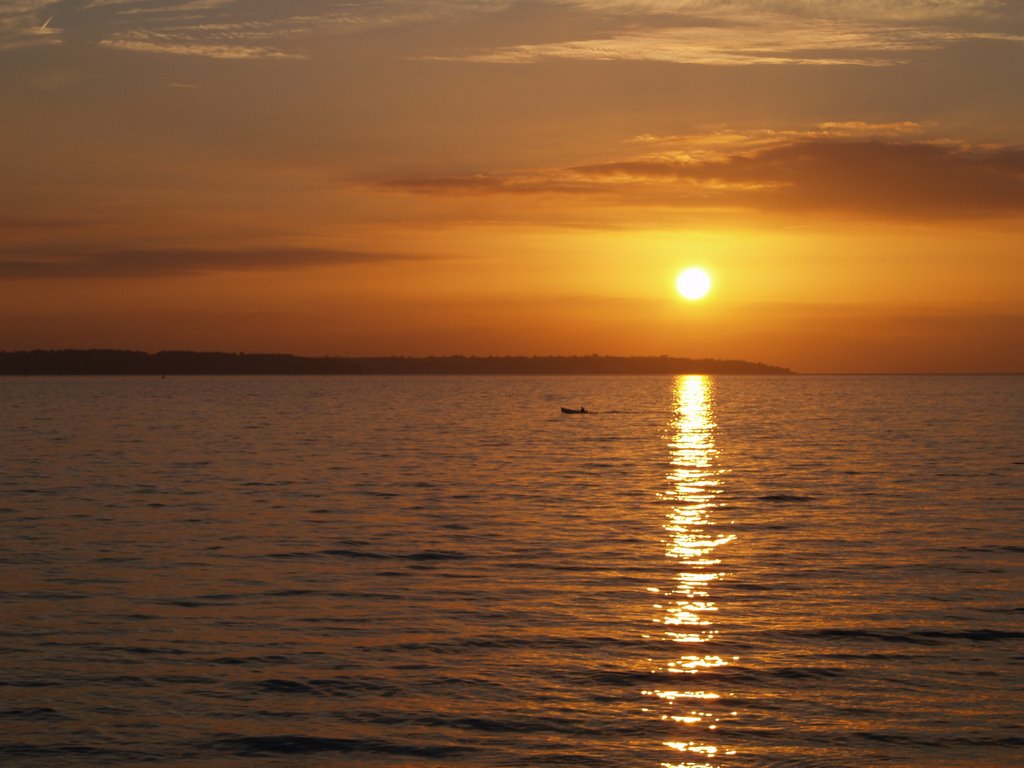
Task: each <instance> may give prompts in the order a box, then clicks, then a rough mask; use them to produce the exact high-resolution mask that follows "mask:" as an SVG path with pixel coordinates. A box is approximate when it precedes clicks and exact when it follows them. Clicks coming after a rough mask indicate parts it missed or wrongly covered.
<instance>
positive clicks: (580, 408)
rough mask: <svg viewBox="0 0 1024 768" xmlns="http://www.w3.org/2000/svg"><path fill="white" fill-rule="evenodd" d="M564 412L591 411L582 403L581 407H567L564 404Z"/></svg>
mask: <svg viewBox="0 0 1024 768" xmlns="http://www.w3.org/2000/svg"><path fill="white" fill-rule="evenodd" d="M562 413H590V411H588V410H587V409H586V408H584V407H583V406H582V405H581V406H580V407H579V408H565V407H564V406H563V408H562Z"/></svg>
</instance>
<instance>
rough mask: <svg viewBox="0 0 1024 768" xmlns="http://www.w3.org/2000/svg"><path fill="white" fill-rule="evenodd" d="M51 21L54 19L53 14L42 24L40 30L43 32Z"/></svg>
mask: <svg viewBox="0 0 1024 768" xmlns="http://www.w3.org/2000/svg"><path fill="white" fill-rule="evenodd" d="M51 21H53V16H50V18H48V19H47V20H46V21H44V22H43V26H41V27H40V28H39V31H40V32H42V31H43V30H44V29H46V28H47V27H48V26H50V22H51Z"/></svg>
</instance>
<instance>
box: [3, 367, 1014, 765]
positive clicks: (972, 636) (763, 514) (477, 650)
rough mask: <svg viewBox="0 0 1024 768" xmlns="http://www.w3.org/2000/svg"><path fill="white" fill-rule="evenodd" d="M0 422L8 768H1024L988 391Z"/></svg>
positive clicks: (895, 388)
mask: <svg viewBox="0 0 1024 768" xmlns="http://www.w3.org/2000/svg"><path fill="white" fill-rule="evenodd" d="M581 403H582V404H585V405H586V406H587V407H588V408H590V409H591V410H592V411H593V413H591V414H586V415H571V416H566V415H562V414H561V413H560V411H559V406H561V405H572V406H575V405H578V404H581ZM0 409H2V410H0V413H2V419H3V421H2V423H0V426H2V437H3V444H2V445H0V458H2V460H3V474H2V476H0V523H2V524H3V531H4V536H3V537H2V539H0V577H2V593H0V610H2V617H3V621H2V623H0V659H2V661H3V664H2V671H0V724H2V726H3V727H2V730H0V759H2V762H3V763H4V764H5V765H15V766H21V765H24V766H30V765H31V766H44V765H45V766H51V765H52V766H63V765H86V764H88V765H104V766H106V765H118V764H122V765H137V764H155V765H161V764H164V765H182V766H184V765H190V766H249V765H262V764H266V765H288V766H290V765H298V766H302V765H310V766H313V765H315V766H325V765H344V766H357V767H361V766H448V765H467V766H549V765H550V766H598V767H601V766H608V767H609V768H612V767H625V766H643V767H644V768H656V767H657V768H683V767H684V766H685V768H747V767H753V766H823V767H824V766H836V767H839V766H843V767H845V766H883V765H892V766H921V767H922V768H923V767H925V766H927V767H928V768H937V767H938V766H978V767H980V768H994V767H995V766H1009V765H1014V764H1015V763H1016V762H1017V761H1019V759H1020V757H1021V754H1022V749H1024V738H1022V735H1021V734H1022V730H1021V729H1022V724H1024V713H1022V704H1021V702H1022V701H1024V685H1022V671H1024V626H1022V624H1024V597H1022V593H1024V584H1022V570H1021V564H1022V559H1024V534H1022V529H1024V527H1022V524H1021V522H1022V515H1024V445H1022V441H1021V435H1022V434H1024V379H1022V378H1020V377H906V378H903V377H778V378H776V377H765V378H761V377H751V378H747V377H700V376H694V377H678V378H672V377H547V378H543V377H542V378H534V377H479V378H455V377H453V378H449V377H423V378H417V377H393V378H388V377H367V378H347V377H335V378H329V377H328V378H316V377H311V378H304V377H298V378H255V377H254V378H246V377H241V378H170V379H166V380H155V379H143V378H139V379H117V378H91V379H89V378H54V379H35V378H27V379H0Z"/></svg>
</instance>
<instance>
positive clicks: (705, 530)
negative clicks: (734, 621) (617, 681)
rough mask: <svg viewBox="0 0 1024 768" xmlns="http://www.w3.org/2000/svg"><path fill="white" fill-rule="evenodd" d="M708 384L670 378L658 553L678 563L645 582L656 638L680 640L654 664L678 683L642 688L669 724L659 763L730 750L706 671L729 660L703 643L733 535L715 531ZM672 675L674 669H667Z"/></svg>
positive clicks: (708, 760) (676, 765)
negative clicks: (667, 577)
mask: <svg viewBox="0 0 1024 768" xmlns="http://www.w3.org/2000/svg"><path fill="white" fill-rule="evenodd" d="M714 416H715V414H714V383H713V382H712V380H711V379H710V378H709V377H707V376H680V377H678V378H677V379H676V382H675V413H674V418H673V420H672V423H671V424H670V433H669V450H670V452H671V467H672V469H671V471H670V472H669V475H668V481H669V487H668V490H666V491H665V492H664V493H662V494H661V497H662V499H664V500H665V501H667V502H669V504H670V506H669V510H670V511H669V514H668V516H667V519H666V521H665V524H664V528H665V531H666V533H667V534H668V535H667V536H666V539H665V556H666V557H668V558H670V559H671V560H672V561H673V562H674V563H675V564H676V567H677V571H676V576H675V580H674V582H673V583H672V585H671V587H668V588H659V587H650V588H649V591H650V592H651V593H653V594H655V595H656V596H657V599H658V602H656V603H655V604H654V608H655V609H656V610H657V611H658V613H657V615H656V617H655V618H654V619H653V621H654V622H655V623H656V624H657V625H659V627H660V630H661V639H663V640H665V641H667V642H672V643H682V644H683V645H681V646H678V647H677V652H676V653H674V654H672V656H671V658H670V659H666V660H664V661H662V662H661V663H659V664H658V666H657V667H656V669H655V670H654V671H655V672H660V673H670V674H668V675H666V674H663V675H659V678H660V679H666V678H667V677H674V676H675V675H678V679H679V684H677V685H669V684H663V687H660V688H652V689H651V690H645V691H644V694H645V695H648V696H650V697H652V699H653V700H654V701H655V702H657V706H656V707H650V708H648V709H649V710H653V711H655V712H657V713H658V714H659V715H660V717H661V719H662V720H664V721H667V722H671V723H673V724H676V725H677V727H678V731H677V734H678V736H677V737H676V736H674V737H673V739H672V740H671V741H666V742H664V744H665V746H666V747H668V748H669V749H671V750H672V751H673V753H674V758H673V759H674V760H679V759H680V758H682V760H683V762H664V763H662V764H661V765H662V768H721V766H722V763H721V762H716V761H718V760H720V758H721V757H722V756H724V755H731V754H735V752H734V750H731V749H728V748H726V747H724V746H722V745H721V744H719V743H716V742H717V740H716V739H715V738H714V737H715V730H716V729H717V728H718V724H719V723H720V722H721V721H722V719H723V718H725V717H728V716H729V714H732V713H727V712H726V711H725V709H726V708H727V707H726V708H723V707H722V706H721V705H722V704H723V703H725V702H721V701H719V700H720V699H721V698H722V695H721V694H720V693H716V692H714V691H712V690H708V689H709V688H711V687H713V686H711V685H709V684H707V683H704V681H703V680H702V678H707V677H708V675H707V672H708V671H709V670H713V669H716V668H719V667H725V666H728V665H729V663H730V661H733V660H734V659H735V657H731V658H730V659H725V658H722V657H721V656H718V655H716V654H713V653H708V652H702V651H708V650H710V647H709V646H708V645H706V644H708V643H710V642H711V641H713V640H714V638H715V636H716V635H717V634H718V632H717V631H716V630H715V629H714V620H713V619H714V615H715V612H716V611H718V606H717V605H716V604H715V602H714V600H713V599H712V598H713V596H714V594H713V586H714V582H715V581H717V580H718V579H719V578H721V577H722V576H723V575H724V574H723V573H722V571H721V560H720V559H719V557H718V549H719V547H721V546H723V545H724V544H728V543H729V542H730V541H732V540H733V539H734V538H735V536H732V535H728V534H725V533H720V532H719V530H718V527H717V523H716V520H715V514H714V512H715V509H716V508H717V506H718V504H717V502H716V497H717V496H718V494H719V493H720V492H721V487H720V484H721V482H720V474H721V471H720V470H718V469H717V468H716V465H715V461H714V458H715V452H716V451H715V419H714ZM672 673H674V674H672Z"/></svg>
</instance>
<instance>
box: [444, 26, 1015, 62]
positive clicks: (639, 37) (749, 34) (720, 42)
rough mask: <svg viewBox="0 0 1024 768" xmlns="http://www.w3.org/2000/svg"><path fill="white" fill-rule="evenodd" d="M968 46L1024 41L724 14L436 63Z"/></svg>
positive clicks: (811, 57) (857, 53) (751, 57)
mask: <svg viewBox="0 0 1024 768" xmlns="http://www.w3.org/2000/svg"><path fill="white" fill-rule="evenodd" d="M964 40H1000V41H1009V42H1015V43H1021V42H1024V35H1016V34H1009V33H1004V32H1000V31H966V30H954V29H946V28H942V27H933V26H907V25H894V24H891V23H881V22H879V21H877V20H872V21H859V20H848V19H832V18H804V17H800V16H795V15H787V14H780V13H755V14H749V15H745V16H738V15H735V16H728V15H725V14H721V13H719V14H717V15H716V16H714V17H710V18H691V19H687V20H686V21H685V23H679V24H675V25H670V26H665V23H664V22H662V23H661V25H659V26H654V27H651V26H648V27H640V28H639V29H636V28H632V29H628V30H624V31H616V32H611V33H609V34H607V35H606V36H602V37H599V38H588V39H582V40H566V41H561V42H546V43H536V44H523V45H513V46H504V47H500V48H493V49H488V50H481V51H471V52H466V53H462V54H454V55H450V54H442V55H436V56H432V57H430V58H434V59H443V60H462V61H470V62H489V63H495V64H531V63H536V62H540V61H543V60H547V59H576V60H589V61H656V62H670V63H676V64H702V65H711V66H749V65H759V64H760V65H763V64H790V65H816V66H836V65H846V66H871V67H880V66H891V65H894V64H900V63H905V62H906V61H908V55H909V54H911V53H913V52H915V51H924V50H934V49H937V48H941V47H943V46H946V45H949V44H952V43H954V42H959V41H964Z"/></svg>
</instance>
